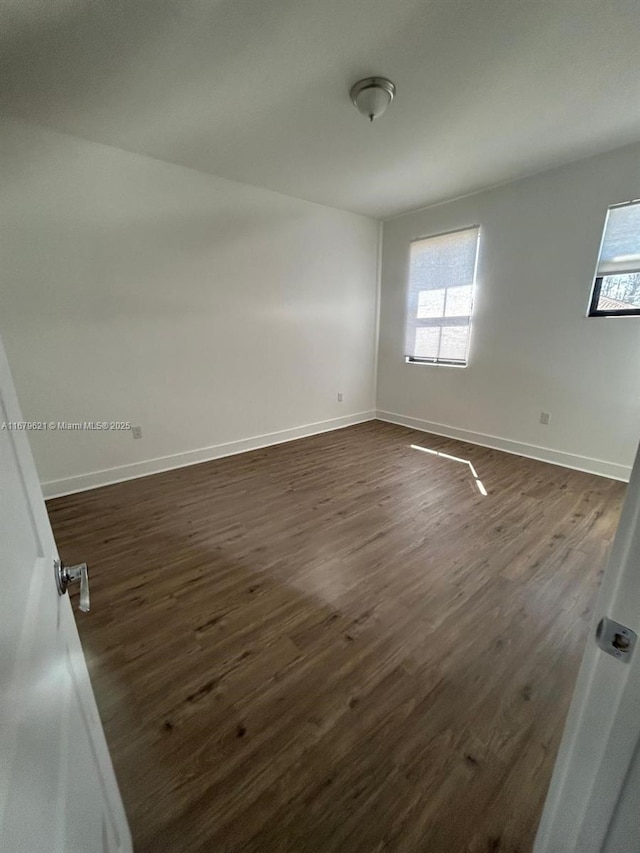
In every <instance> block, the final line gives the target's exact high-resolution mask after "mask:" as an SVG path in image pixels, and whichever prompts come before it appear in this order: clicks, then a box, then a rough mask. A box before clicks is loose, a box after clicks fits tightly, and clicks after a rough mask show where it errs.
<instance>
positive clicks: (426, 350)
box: [411, 326, 440, 358]
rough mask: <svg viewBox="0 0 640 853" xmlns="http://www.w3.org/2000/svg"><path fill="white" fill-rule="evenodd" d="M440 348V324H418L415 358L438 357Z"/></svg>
mask: <svg viewBox="0 0 640 853" xmlns="http://www.w3.org/2000/svg"><path fill="white" fill-rule="evenodd" d="M439 349H440V326H418V328H417V329H416V336H415V346H414V351H413V352H412V353H411V355H412V356H414V357H415V358H437V357H438V351H439Z"/></svg>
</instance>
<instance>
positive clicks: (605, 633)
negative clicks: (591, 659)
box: [596, 616, 638, 663]
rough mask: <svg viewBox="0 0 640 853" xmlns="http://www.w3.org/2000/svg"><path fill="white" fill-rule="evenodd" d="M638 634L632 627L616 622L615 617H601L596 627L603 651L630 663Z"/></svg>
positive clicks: (598, 640)
mask: <svg viewBox="0 0 640 853" xmlns="http://www.w3.org/2000/svg"><path fill="white" fill-rule="evenodd" d="M637 639H638V636H637V634H636V632H635V631H632V630H631V628H627V626H626V625H621V624H620V623H619V622H614V621H613V619H607V617H606V616H605V617H604V619H601V620H600V621H599V622H598V627H597V629H596V642H597V643H598V646H599V647H600V648H601V649H602V651H603V652H606V653H607V654H608V655H611V656H612V657H614V658H617V659H618V660H621V661H624V662H625V663H628V662H629V661H630V660H631V655H632V654H633V649H634V647H635V644H636V640H637Z"/></svg>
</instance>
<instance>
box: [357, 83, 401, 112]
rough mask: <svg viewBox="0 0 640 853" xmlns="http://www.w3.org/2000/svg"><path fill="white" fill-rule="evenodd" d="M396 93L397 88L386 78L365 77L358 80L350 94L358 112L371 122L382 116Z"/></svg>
mask: <svg viewBox="0 0 640 853" xmlns="http://www.w3.org/2000/svg"><path fill="white" fill-rule="evenodd" d="M395 93H396V87H395V86H394V85H393V83H392V82H391V80H387V78H386V77H365V78H364V80H358V82H357V83H355V84H354V85H353V86H352V87H351V91H350V92H349V94H350V95H351V100H352V101H353V103H354V104H355V107H356V109H357V110H358V112H359V113H362V115H363V116H366V117H367V118H368V119H369V121H373V120H374V118H378V116H381V115H382V113H383V112H384V111H385V110H386V108H387V107H388V106H389V104H390V103H391V101H392V100H393V96H394V95H395Z"/></svg>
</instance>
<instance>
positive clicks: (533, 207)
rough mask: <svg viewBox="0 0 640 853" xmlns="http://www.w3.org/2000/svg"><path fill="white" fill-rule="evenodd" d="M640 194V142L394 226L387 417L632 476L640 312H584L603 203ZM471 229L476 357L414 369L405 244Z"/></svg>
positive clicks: (384, 352) (383, 390)
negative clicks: (475, 259) (408, 349)
mask: <svg viewBox="0 0 640 853" xmlns="http://www.w3.org/2000/svg"><path fill="white" fill-rule="evenodd" d="M638 196H640V145H635V146H630V147H627V148H623V149H619V150H617V151H615V152H612V153H609V154H606V155H603V156H600V157H594V158H591V159H589V160H584V161H581V162H578V163H574V164H572V165H569V166H565V167H563V168H560V169H555V170H553V171H549V172H545V173H544V174H540V175H536V176H534V177H531V178H527V179H524V180H521V181H517V182H514V183H511V184H507V185H504V186H502V187H498V188H495V189H492V190H487V191H485V192H482V193H478V194H475V195H472V196H468V197H466V198H462V199H458V200H456V201H451V202H448V203H446V204H441V205H437V206H434V207H430V208H427V209H425V210H422V211H419V212H415V213H410V214H406V215H404V216H402V217H399V218H397V219H393V220H391V221H389V222H385V224H384V239H383V250H382V294H381V315H380V345H379V363H378V404H377V407H378V410H379V413H380V416H381V417H383V418H385V419H389V420H395V421H397V422H403V423H406V424H408V425H413V426H417V427H419V428H424V429H428V430H432V431H434V432H440V433H443V434H445V435H452V436H454V437H460V438H465V439H468V440H470V441H476V442H479V443H483V444H488V445H490V446H494V447H501V448H503V449H507V450H512V451H515V452H518V453H522V454H524V455H532V456H536V457H539V458H542V459H547V460H549V461H556V462H560V463H562V464H568V465H571V466H574V467H577V468H584V469H586V470H592V471H595V472H597V473H603V474H607V475H610V476H614V477H619V478H621V479H627V478H628V475H629V472H630V466H631V464H632V461H633V457H634V452H635V449H636V447H637V444H638V440H639V438H640V318H638V317H634V318H616V319H604V318H587V317H586V316H585V315H586V311H587V305H588V301H589V296H590V290H591V284H592V281H593V274H594V270H595V265H596V260H597V256H598V250H599V247H600V238H601V235H602V227H603V223H604V218H605V214H606V210H607V206H608V205H610V204H613V203H615V202H621V201H625V200H626V199H630V198H636V197H638ZM474 224H479V225H480V227H481V245H480V256H479V273H478V285H477V290H476V302H475V308H474V315H473V326H472V340H471V351H470V359H469V365H468V367H467V368H464V369H461V368H456V367H444V366H434V365H408V364H405V363H404V358H403V356H404V352H403V346H404V329H403V326H404V313H405V289H406V281H407V270H408V266H407V265H408V257H409V242H410V241H411V240H412V239H415V238H417V237H423V236H428V235H430V234H437V233H439V232H443V231H447V230H452V229H455V228H461V227H463V226H467V225H474ZM541 411H545V412H550V413H551V423H550V424H549V426H543V425H541V424H540V423H539V418H540V412H541Z"/></svg>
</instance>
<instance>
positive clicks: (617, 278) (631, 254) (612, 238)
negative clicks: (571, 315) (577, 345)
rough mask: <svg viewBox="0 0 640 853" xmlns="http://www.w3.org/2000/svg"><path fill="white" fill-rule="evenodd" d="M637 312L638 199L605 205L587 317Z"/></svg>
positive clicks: (639, 296) (639, 298) (639, 299)
mask: <svg viewBox="0 0 640 853" xmlns="http://www.w3.org/2000/svg"><path fill="white" fill-rule="evenodd" d="M634 315H640V200H636V201H630V202H625V203H624V204H617V205H614V206H613V207H610V208H609V211H608V213H607V220H606V222H605V225H604V235H603V237H602V248H601V249H600V257H599V258H598V266H597V269H596V278H595V281H594V283H593V291H592V294H591V304H590V306H589V316H590V317H631V316H634Z"/></svg>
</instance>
